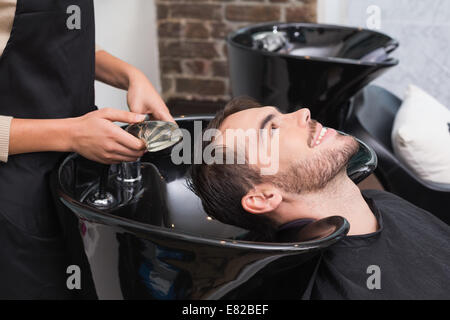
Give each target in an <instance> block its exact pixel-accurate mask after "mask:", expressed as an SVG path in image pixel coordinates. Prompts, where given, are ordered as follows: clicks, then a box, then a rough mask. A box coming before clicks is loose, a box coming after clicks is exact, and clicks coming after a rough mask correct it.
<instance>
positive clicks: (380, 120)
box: [344, 85, 450, 224]
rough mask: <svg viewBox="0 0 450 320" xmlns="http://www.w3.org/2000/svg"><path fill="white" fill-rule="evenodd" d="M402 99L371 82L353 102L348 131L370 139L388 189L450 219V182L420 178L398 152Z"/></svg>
mask: <svg viewBox="0 0 450 320" xmlns="http://www.w3.org/2000/svg"><path fill="white" fill-rule="evenodd" d="M401 103H402V101H401V100H400V99H399V98H398V97H396V96H395V95H393V94H392V93H390V92H389V91H387V90H385V89H383V88H381V87H378V86H375V85H370V86H367V87H365V88H364V89H362V90H361V91H360V92H359V93H357V94H356V95H355V96H354V97H353V99H352V102H351V104H350V110H349V114H348V117H347V119H346V121H345V125H344V131H345V132H347V133H349V134H351V135H354V136H355V137H357V138H359V139H361V140H363V141H364V142H366V143H367V144H368V145H369V146H370V147H372V148H373V149H374V150H375V152H376V154H377V156H378V166H377V168H376V169H375V172H374V173H375V176H376V177H377V178H378V179H379V181H380V183H381V184H382V186H383V188H384V189H385V190H386V191H389V192H392V193H394V194H396V195H398V196H400V197H402V198H403V199H405V200H407V201H409V202H411V203H413V204H415V205H416V206H418V207H421V208H423V209H425V210H427V211H429V212H431V213H432V214H434V215H435V216H437V217H438V218H440V219H441V220H443V221H444V222H446V223H447V224H449V223H450V184H442V183H432V182H428V181H424V180H422V179H420V178H419V177H418V176H417V175H415V174H414V173H413V172H412V171H411V170H410V169H408V168H407V167H406V166H405V165H404V164H403V163H402V162H401V161H400V160H399V159H397V157H396V156H395V154H394V151H393V148H392V143H391V132H392V127H393V123H394V120H395V115H396V113H397V111H398V109H399V108H400V106H401Z"/></svg>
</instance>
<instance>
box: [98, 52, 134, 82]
mask: <svg viewBox="0 0 450 320" xmlns="http://www.w3.org/2000/svg"><path fill="white" fill-rule="evenodd" d="M139 72H140V71H139V70H138V69H136V68H135V67H133V66H132V65H131V64H128V63H126V62H125V61H122V60H120V59H119V58H116V57H114V56H113V55H111V54H109V53H108V52H106V51H104V50H100V51H97V52H96V54H95V79H96V80H99V81H101V82H104V83H106V84H109V85H111V86H113V87H116V88H119V89H124V90H127V89H128V87H129V83H130V78H131V77H132V76H133V74H135V73H139Z"/></svg>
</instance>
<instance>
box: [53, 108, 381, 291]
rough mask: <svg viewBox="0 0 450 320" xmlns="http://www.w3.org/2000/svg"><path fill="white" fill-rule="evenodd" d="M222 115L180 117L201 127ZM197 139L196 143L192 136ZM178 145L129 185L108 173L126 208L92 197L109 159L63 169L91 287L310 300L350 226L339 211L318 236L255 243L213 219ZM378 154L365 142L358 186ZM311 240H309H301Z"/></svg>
mask: <svg viewBox="0 0 450 320" xmlns="http://www.w3.org/2000/svg"><path fill="white" fill-rule="evenodd" d="M211 119H212V116H210V115H205V116H186V117H183V118H177V119H176V120H177V123H178V125H179V126H180V128H184V129H187V130H188V131H189V132H194V122H195V121H200V122H201V123H202V125H203V128H204V127H206V125H207V123H208V122H209V121H210V120H211ZM192 143H193V142H192ZM170 151H171V150H167V149H166V150H162V151H159V152H155V153H147V154H145V155H144V156H143V157H142V159H141V173H142V179H141V180H140V181H139V183H138V184H135V185H133V186H130V185H128V186H126V185H123V184H120V181H118V180H117V179H116V175H117V172H116V171H115V170H114V168H110V170H109V171H108V172H109V174H108V179H107V190H108V191H109V192H110V193H111V194H112V195H113V196H114V197H115V198H116V199H117V205H116V206H114V207H112V208H110V209H108V210H100V209H98V208H95V207H93V206H90V205H88V204H87V203H86V201H85V199H86V197H87V196H88V195H89V194H90V193H91V192H92V191H93V190H95V189H96V188H98V184H99V180H100V175H101V172H104V167H105V166H104V165H102V164H99V163H95V162H93V161H90V160H87V159H85V158H83V157H81V156H79V155H77V154H71V155H69V156H68V157H67V158H66V159H65V160H64V161H63V163H62V164H61V165H60V167H59V168H58V170H57V171H56V172H55V173H54V179H55V180H54V186H55V195H56V202H57V205H58V213H59V218H60V220H61V224H62V226H63V231H64V234H65V237H66V240H67V243H68V251H69V252H70V253H71V256H72V258H71V259H72V260H71V262H72V263H73V264H77V265H80V266H81V268H82V271H83V272H84V275H85V278H83V281H84V282H83V285H84V286H85V287H86V288H92V292H91V293H92V294H93V296H90V297H96V298H100V299H244V298H250V299H282V298H300V296H301V294H302V292H303V291H304V290H305V288H306V286H307V284H308V282H309V280H310V278H311V274H312V272H313V270H314V268H315V266H316V264H317V260H318V257H319V254H320V251H321V250H323V249H325V248H327V247H328V246H330V245H332V244H334V243H335V242H337V241H339V240H340V239H341V238H342V237H344V236H345V234H346V233H347V231H348V228H349V225H348V222H347V221H346V220H345V219H344V218H341V217H330V218H327V219H324V220H320V221H319V223H316V224H314V223H315V222H313V224H311V225H309V229H310V230H309V234H313V235H314V234H316V235H318V236H311V238H310V239H303V238H301V237H300V236H299V235H300V233H301V230H299V233H298V234H297V235H298V236H297V235H296V234H295V233H294V234H293V236H292V237H291V238H290V239H284V240H283V241H279V242H259V241H251V239H248V238H247V235H248V232H247V230H243V229H240V228H237V227H234V226H230V225H226V224H223V223H221V222H218V221H217V220H214V219H211V218H210V217H208V216H207V215H206V214H205V212H204V211H203V209H202V205H201V202H200V199H199V198H197V196H196V195H194V194H193V193H192V192H191V191H190V190H189V189H188V187H187V184H186V178H187V177H188V169H189V165H188V164H180V165H175V164H173V162H172V161H171V157H170ZM375 166H376V156H375V154H374V153H373V152H372V150H371V149H370V148H369V147H367V146H366V145H365V144H364V143H363V142H360V151H359V153H358V154H356V155H355V156H354V157H353V159H352V161H351V164H350V166H349V168H348V174H349V176H350V177H351V178H352V179H353V180H354V181H356V182H358V181H360V180H362V179H363V178H365V177H366V176H367V175H368V174H370V173H371V172H372V171H373V169H374V168H375ZM300 239H301V240H300Z"/></svg>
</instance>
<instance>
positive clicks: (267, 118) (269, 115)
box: [259, 113, 275, 130]
mask: <svg viewBox="0 0 450 320" xmlns="http://www.w3.org/2000/svg"><path fill="white" fill-rule="evenodd" d="M273 118H275V114H274V113H269V114H268V115H267V116H265V117H264V119H262V121H261V122H260V124H259V130H262V129H264V127H265V126H266V125H267V123H269V121H270V120H272V119H273Z"/></svg>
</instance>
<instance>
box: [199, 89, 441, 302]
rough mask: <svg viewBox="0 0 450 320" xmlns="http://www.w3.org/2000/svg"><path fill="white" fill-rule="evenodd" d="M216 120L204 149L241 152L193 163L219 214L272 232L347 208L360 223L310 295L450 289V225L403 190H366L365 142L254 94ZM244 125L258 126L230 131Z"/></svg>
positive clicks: (412, 295)
mask: <svg viewBox="0 0 450 320" xmlns="http://www.w3.org/2000/svg"><path fill="white" fill-rule="evenodd" d="M207 129H217V130H219V133H220V134H218V135H216V136H214V139H212V142H210V143H205V144H204V146H203V147H204V149H203V150H214V151H215V153H214V154H213V153H212V154H213V155H216V156H217V154H219V153H222V155H226V156H227V157H228V156H230V153H232V157H233V160H234V161H228V160H229V159H228V158H227V161H222V163H221V162H220V161H216V162H211V161H209V162H208V161H206V163H205V162H204V163H202V164H197V165H193V166H192V172H191V174H192V181H191V187H192V188H193V190H194V192H195V193H196V194H197V195H198V196H199V197H200V199H201V200H202V204H203V207H204V209H205V211H206V212H207V214H209V215H210V216H212V217H214V218H216V219H218V220H220V221H222V222H224V223H227V224H233V225H236V226H239V227H242V228H245V229H248V230H251V231H253V232H256V233H258V234H260V235H262V236H263V237H265V238H271V237H272V236H273V235H274V234H275V233H276V232H277V230H283V229H284V228H286V227H287V226H289V225H290V224H292V223H293V222H295V221H296V220H299V219H314V220H318V219H323V218H326V217H329V216H335V215H338V216H342V217H344V218H345V219H347V220H348V222H349V223H350V230H349V233H348V235H347V236H346V237H345V238H344V239H343V240H341V241H339V242H338V243H336V244H335V245H333V246H332V247H330V248H328V249H327V250H326V251H325V252H324V253H323V255H322V258H321V261H320V264H319V268H318V270H317V273H316V275H315V276H314V278H313V279H312V280H311V284H310V286H311V288H312V290H309V292H308V293H307V294H306V295H305V296H303V298H306V299H310V298H311V299H436V298H437V299H448V298H449V297H450V250H449V247H450V246H449V243H450V228H449V226H447V225H446V224H444V223H443V222H442V221H440V220H438V219H437V218H435V217H434V216H432V215H431V214H430V213H428V212H426V211H424V210H422V209H420V208H418V207H416V206H414V205H412V204H411V203H409V202H407V201H405V200H403V199H401V198H399V197H397V196H395V195H393V194H390V193H387V192H383V191H376V190H370V191H362V192H361V191H360V190H359V188H358V187H357V186H356V185H355V183H353V181H352V180H351V179H350V178H349V177H348V176H347V173H346V168H347V164H348V161H349V159H350V158H351V157H352V155H354V154H355V153H356V152H357V151H358V148H359V144H358V142H357V141H356V140H355V139H354V138H353V137H351V136H347V135H342V134H340V133H338V132H337V131H336V130H334V129H331V128H324V127H323V126H322V125H321V124H320V123H318V122H317V121H315V120H313V119H311V115H310V111H309V110H308V109H306V108H304V109H300V110H298V111H296V112H293V113H289V114H283V113H281V112H280V111H279V110H278V109H277V108H275V107H271V106H265V107H262V106H260V105H259V104H257V103H256V102H255V101H253V100H250V99H247V98H238V99H234V100H232V101H230V102H229V103H228V104H227V105H226V107H225V108H224V109H223V110H221V111H219V112H218V113H217V115H216V117H215V118H214V119H213V120H212V121H211V122H210V124H209V126H208V128H207ZM239 130H241V131H242V130H243V131H244V132H252V131H254V132H258V134H256V139H249V136H250V135H249V136H247V138H246V139H245V140H244V141H245V144H243V145H242V143H241V144H240V145H239V143H235V142H236V139H235V138H234V137H235V135H233V134H230V135H228V134H227V133H229V132H236V131H239ZM230 137H233V138H230ZM273 142H276V143H273ZM208 148H209V149H208ZM261 150H264V152H260V151H261ZM239 151H241V152H243V153H244V155H245V157H244V158H245V161H241V162H239V161H237V160H238V157H239V155H238V153H239ZM255 154H257V155H258V154H265V155H266V157H265V160H264V161H263V160H262V157H257V158H256V159H255V158H254V157H253V158H252V157H250V155H255ZM274 155H276V156H274ZM267 159H269V161H266V160H267ZM275 162H276V163H275ZM207 163H208V164H207ZM268 168H276V169H277V170H276V172H272V173H269V174H267V172H270V170H267V169H268ZM265 169H266V171H265V172H266V173H265V174H264V170H265ZM280 232H282V231H280ZM375 273H376V274H375ZM372 276H373V277H376V279H375V278H372V279H369V277H372Z"/></svg>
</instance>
